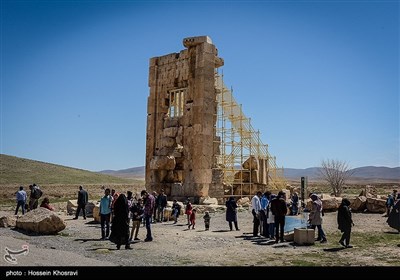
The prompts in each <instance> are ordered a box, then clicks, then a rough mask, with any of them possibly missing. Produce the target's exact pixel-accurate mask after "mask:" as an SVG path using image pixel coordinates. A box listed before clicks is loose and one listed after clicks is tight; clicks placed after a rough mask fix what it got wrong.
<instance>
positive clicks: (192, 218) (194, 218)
mask: <svg viewBox="0 0 400 280" xmlns="http://www.w3.org/2000/svg"><path fill="white" fill-rule="evenodd" d="M195 224H196V209H193V210H192V213H191V214H190V223H189V226H188V229H190V226H192V229H194V226H195Z"/></svg>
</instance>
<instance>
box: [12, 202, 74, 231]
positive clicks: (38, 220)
mask: <svg viewBox="0 0 400 280" xmlns="http://www.w3.org/2000/svg"><path fill="white" fill-rule="evenodd" d="M66 226H67V225H66V224H65V222H64V220H63V219H61V218H60V217H59V216H57V215H56V214H55V213H54V212H53V211H50V210H48V209H46V208H43V207H39V208H36V209H34V210H32V211H29V212H28V213H26V214H25V215H23V216H21V217H19V218H18V220H17V223H16V227H17V228H19V229H23V230H26V231H33V232H36V233H39V234H56V233H58V232H59V231H62V230H63V229H65V227H66Z"/></svg>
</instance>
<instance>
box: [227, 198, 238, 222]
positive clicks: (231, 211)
mask: <svg viewBox="0 0 400 280" xmlns="http://www.w3.org/2000/svg"><path fill="white" fill-rule="evenodd" d="M225 205H226V221H227V222H228V223H229V228H230V230H232V222H233V223H234V224H235V228H236V230H240V229H239V226H238V222H237V209H236V208H237V207H238V206H237V204H236V201H235V198H234V197H233V196H231V197H230V198H229V200H228V201H227V202H226V203H225Z"/></svg>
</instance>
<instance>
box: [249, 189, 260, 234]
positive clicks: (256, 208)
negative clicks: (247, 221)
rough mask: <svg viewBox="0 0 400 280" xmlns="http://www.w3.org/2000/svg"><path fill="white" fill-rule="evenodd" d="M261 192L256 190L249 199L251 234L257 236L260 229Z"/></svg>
mask: <svg viewBox="0 0 400 280" xmlns="http://www.w3.org/2000/svg"><path fill="white" fill-rule="evenodd" d="M260 198H261V192H260V191H258V192H257V193H256V195H255V196H253V198H252V199H251V207H252V210H251V213H252V214H253V236H258V231H259V230H260V213H259V212H260V210H261V203H260Z"/></svg>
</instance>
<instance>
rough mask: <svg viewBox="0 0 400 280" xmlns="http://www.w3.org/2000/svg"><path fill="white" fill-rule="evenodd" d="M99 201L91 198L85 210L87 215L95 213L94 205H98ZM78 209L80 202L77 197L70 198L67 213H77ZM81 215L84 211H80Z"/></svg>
mask: <svg viewBox="0 0 400 280" xmlns="http://www.w3.org/2000/svg"><path fill="white" fill-rule="evenodd" d="M96 203H97V201H94V200H89V202H88V203H87V204H86V207H85V211H86V216H88V217H90V216H92V214H93V209H94V206H95V205H96ZM77 209H78V202H77V200H76V199H73V200H68V202H67V213H68V215H75V213H76V210H77ZM79 215H80V216H82V215H83V213H82V211H81V212H80V213H79Z"/></svg>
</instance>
